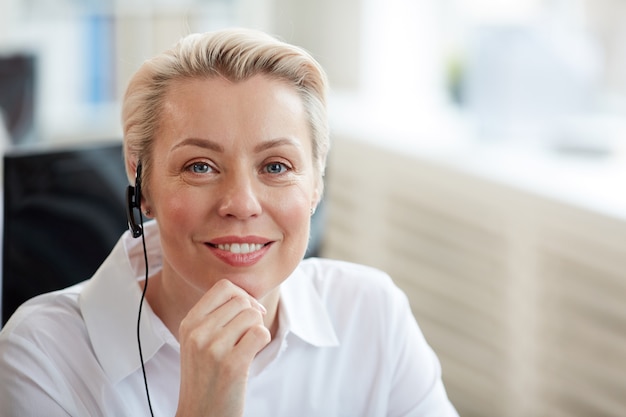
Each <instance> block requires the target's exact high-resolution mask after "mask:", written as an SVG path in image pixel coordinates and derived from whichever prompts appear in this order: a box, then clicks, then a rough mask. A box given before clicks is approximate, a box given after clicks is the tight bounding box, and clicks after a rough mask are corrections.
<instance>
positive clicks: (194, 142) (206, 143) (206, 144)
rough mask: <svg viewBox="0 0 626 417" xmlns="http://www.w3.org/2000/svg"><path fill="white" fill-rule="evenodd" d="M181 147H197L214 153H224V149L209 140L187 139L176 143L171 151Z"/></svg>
mask: <svg viewBox="0 0 626 417" xmlns="http://www.w3.org/2000/svg"><path fill="white" fill-rule="evenodd" d="M183 146H197V147H199V148H205V149H210V150H212V151H215V152H224V147H223V146H222V145H221V144H219V143H218V142H215V141H213V140H211V139H200V138H187V139H183V140H182V141H180V142H178V143H177V144H176V145H174V147H173V148H172V150H174V149H177V148H181V147H183Z"/></svg>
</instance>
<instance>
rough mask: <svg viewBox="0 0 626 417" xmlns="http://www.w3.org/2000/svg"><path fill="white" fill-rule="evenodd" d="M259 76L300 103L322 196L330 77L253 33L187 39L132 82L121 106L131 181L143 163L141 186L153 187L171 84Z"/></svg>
mask: <svg viewBox="0 0 626 417" xmlns="http://www.w3.org/2000/svg"><path fill="white" fill-rule="evenodd" d="M258 74H264V75H267V76H269V77H273V78H276V79H279V80H282V81H284V82H287V83H288V84H289V85H292V86H293V87H294V88H295V89H296V91H297V92H298V94H299V95H300V97H301V98H302V101H303V104H304V108H305V111H306V113H307V117H308V123H309V127H310V132H311V142H312V147H313V163H314V167H315V171H316V174H317V175H318V176H319V184H320V194H321V191H322V190H321V188H322V186H323V185H322V184H323V181H322V177H323V175H324V170H325V167H326V157H327V154H328V149H329V145H330V144H329V142H330V139H329V128H328V116H327V110H326V95H327V79H326V74H325V73H324V70H323V69H322V67H321V66H320V65H319V64H318V63H317V62H316V61H315V59H314V58H313V57H312V56H311V55H310V54H309V53H308V52H306V51H305V50H303V49H301V48H299V47H296V46H293V45H290V44H288V43H285V42H282V41H280V40H278V39H276V38H274V37H272V36H270V35H268V34H266V33H263V32H259V31H255V30H250V29H227V30H220V31H216V32H207V33H202V34H191V35H187V36H186V37H184V38H182V39H181V40H180V41H179V42H178V43H177V44H176V45H175V46H174V47H173V48H171V49H169V50H167V51H165V52H163V53H161V54H159V55H157V56H155V57H154V58H152V59H150V60H148V61H146V62H144V64H143V65H142V66H141V67H140V68H139V70H138V71H137V72H136V73H135V75H134V76H133V77H132V78H131V80H130V82H129V85H128V87H127V90H126V94H125V95H124V101H123V104H122V124H123V129H124V157H125V160H126V173H127V175H128V179H129V181H130V182H131V183H133V182H134V176H135V169H136V164H137V163H138V161H141V163H142V170H143V173H142V185H143V187H144V189H146V187H149V185H148V184H147V181H149V178H150V172H151V169H152V166H151V159H152V149H153V139H154V136H155V134H156V133H157V131H158V128H159V121H160V115H161V110H162V107H163V102H164V97H165V95H166V93H167V91H168V88H169V86H170V85H171V84H172V83H173V82H175V81H177V80H181V79H188V78H203V77H215V76H220V77H224V78H226V79H228V80H231V81H233V82H238V81H243V80H246V79H248V78H250V77H252V76H254V75H258Z"/></svg>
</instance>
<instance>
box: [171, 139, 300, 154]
mask: <svg viewBox="0 0 626 417" xmlns="http://www.w3.org/2000/svg"><path fill="white" fill-rule="evenodd" d="M285 145H288V146H294V147H297V148H301V144H300V142H299V141H297V140H295V139H292V138H289V137H285V138H277V139H271V140H266V141H263V142H261V143H259V144H258V145H257V146H255V148H254V151H255V152H262V151H265V150H268V149H271V148H276V147H279V146H285ZM183 146H197V147H199V148H205V149H210V150H212V151H215V152H222V153H223V152H224V147H223V146H222V145H221V144H220V143H218V142H216V141H213V140H211V139H201V138H186V139H183V140H182V141H180V142H178V143H177V144H176V145H174V147H173V148H172V150H174V149H177V148H180V147H183Z"/></svg>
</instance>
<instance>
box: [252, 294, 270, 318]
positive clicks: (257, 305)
mask: <svg viewBox="0 0 626 417" xmlns="http://www.w3.org/2000/svg"><path fill="white" fill-rule="evenodd" d="M253 300H254V304H255V305H256V308H257V309H258V310H259V311H260V312H261V314H263V315H265V314H267V309H266V308H265V306H264V305H263V304H261V303H260V302H259V301H258V300H257V299H255V298H253Z"/></svg>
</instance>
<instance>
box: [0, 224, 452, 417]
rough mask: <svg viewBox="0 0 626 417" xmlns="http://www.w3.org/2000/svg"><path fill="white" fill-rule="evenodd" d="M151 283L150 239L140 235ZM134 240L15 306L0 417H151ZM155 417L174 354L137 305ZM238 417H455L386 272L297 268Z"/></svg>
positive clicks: (153, 232) (156, 249) (162, 411)
mask: <svg viewBox="0 0 626 417" xmlns="http://www.w3.org/2000/svg"><path fill="white" fill-rule="evenodd" d="M144 230H145V233H146V242H147V244H148V258H149V261H150V273H151V274H152V273H154V272H156V271H158V270H159V269H160V266H161V250H160V245H159V239H158V229H157V227H156V224H155V223H154V222H149V223H148V224H146V225H145V227H144ZM144 273H145V269H144V265H143V249H142V245H141V239H133V238H132V237H130V235H129V234H128V233H125V234H124V236H122V238H121V239H120V241H119V242H118V244H117V245H116V247H115V248H114V249H113V251H112V253H111V255H110V256H109V257H108V258H107V260H106V261H105V262H104V263H103V264H102V266H101V267H100V269H99V270H98V271H97V272H96V273H95V275H94V276H93V278H92V279H90V280H88V281H85V282H84V283H81V284H78V285H76V286H73V287H70V288H67V289H65V290H61V291H56V292H54V293H49V294H45V295H42V296H39V297H36V298H34V299H32V300H30V301H29V302H27V303H25V304H24V305H23V306H22V307H20V309H18V311H17V312H16V313H15V314H14V315H13V317H12V318H11V319H10V321H9V322H8V323H7V324H6V325H5V327H4V328H3V329H2V332H0V405H1V406H0V407H1V409H2V412H3V414H2V415H3V416H4V415H7V416H20V417H29V416H44V415H45V416H49V417H56V416H77V417H78V416H80V417H83V416H116V417H121V416H128V417H138V416H147V415H149V411H148V406H147V400H146V394H145V387H144V379H143V374H142V370H141V366H140V360H139V353H138V347H137V336H136V326H137V313H138V307H139V300H140V297H141V293H140V287H139V285H137V282H138V281H139V280H141V279H143V278H144ZM141 343H142V349H143V356H144V361H145V367H146V373H147V379H148V386H149V390H150V397H151V401H152V406H153V409H154V414H155V416H157V417H164V416H173V415H174V414H175V412H176V406H177V402H178V388H179V383H180V367H179V361H180V346H179V344H178V341H177V340H176V339H175V338H174V336H173V335H172V334H171V333H170V332H169V330H168V329H167V328H166V327H165V326H164V325H163V323H162V322H161V320H160V319H159V318H158V317H157V316H156V315H155V314H154V312H153V311H152V310H151V309H150V307H149V305H147V304H144V309H143V314H142V320H141ZM247 390H248V391H247V398H246V406H245V415H246V416H273V417H277V416H286V417H292V416H299V417H309V416H310V417H313V416H316V417H318V416H321V417H332V416H355V417H356V416H358V417H361V416H457V413H456V411H455V410H454V407H453V406H452V405H451V404H450V402H449V401H448V398H447V396H446V392H445V389H444V387H443V384H442V381H441V370H440V366H439V361H438V360H437V357H436V356H435V354H434V353H433V351H432V349H431V348H430V347H429V346H428V344H427V343H426V341H425V340H424V338H423V336H422V333H421V332H420V330H419V328H418V326H417V324H416V323H415V320H414V319H413V316H412V315H411V311H410V308H409V304H408V302H407V299H406V297H405V296H404V294H403V293H402V292H401V291H400V290H399V289H398V288H397V287H396V286H395V285H394V284H393V283H392V281H391V279H390V278H389V277H388V276H387V275H385V274H384V273H382V272H380V271H377V270H375V269H372V268H368V267H364V266H360V265H354V264H350V263H345V262H339V261H330V260H321V259H308V260H305V261H303V262H302V263H301V264H300V265H299V266H298V268H297V269H296V270H295V271H294V272H293V274H292V275H291V276H290V277H289V278H288V279H287V280H286V281H285V282H284V283H283V284H282V286H281V298H280V307H279V330H278V333H277V336H276V337H275V338H274V340H272V342H271V343H270V344H269V345H268V346H267V347H266V348H265V349H264V350H263V351H261V352H260V353H259V354H258V355H257V357H256V358H255V360H254V362H253V364H252V368H251V370H250V378H249V381H248V387H247Z"/></svg>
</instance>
